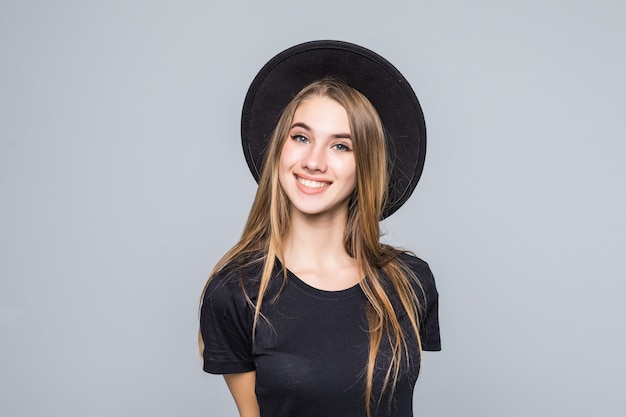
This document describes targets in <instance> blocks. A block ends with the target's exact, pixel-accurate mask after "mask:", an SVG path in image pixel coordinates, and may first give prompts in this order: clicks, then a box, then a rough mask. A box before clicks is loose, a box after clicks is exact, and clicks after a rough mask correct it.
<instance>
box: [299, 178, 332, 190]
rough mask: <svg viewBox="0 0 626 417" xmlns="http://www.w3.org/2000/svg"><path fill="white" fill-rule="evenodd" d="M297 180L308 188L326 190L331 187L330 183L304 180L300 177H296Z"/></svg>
mask: <svg viewBox="0 0 626 417" xmlns="http://www.w3.org/2000/svg"><path fill="white" fill-rule="evenodd" d="M296 180H298V182H299V183H300V184H302V185H304V186H305V187H307V188H326V187H328V186H329V185H330V183H329V182H319V181H311V180H305V179H304V178H300V177H298V176H296Z"/></svg>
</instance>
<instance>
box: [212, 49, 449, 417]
mask: <svg viewBox="0 0 626 417" xmlns="http://www.w3.org/2000/svg"><path fill="white" fill-rule="evenodd" d="M337 54H339V55H340V56H341V57H342V59H338V56H337ZM346 58H349V59H346ZM348 62H352V63H353V64H354V65H358V66H359V71H358V72H354V71H352V69H353V68H350V67H351V65H353V64H346V63H348ZM304 63H306V65H305V67H306V69H307V70H306V71H302V70H301V68H300V65H304ZM313 63H314V64H313ZM285 72H287V73H289V74H292V75H294V77H291V78H288V79H291V80H294V78H295V79H297V80H298V81H296V82H293V83H292V84H291V85H290V86H289V88H288V89H287V90H285V91H282V95H284V97H286V98H288V99H287V101H286V102H285V103H284V104H283V105H282V108H281V109H280V110H279V111H278V112H277V113H275V115H274V116H275V118H274V120H278V122H277V123H276V125H275V126H265V128H263V124H264V123H265V120H268V118H269V120H272V117H271V116H270V117H268V114H266V113H265V112H266V111H267V109H270V111H272V110H271V109H274V110H275V109H276V103H277V102H278V103H283V99H284V98H278V96H280V95H281V94H277V90H278V92H279V93H280V92H281V90H280V88H281V87H279V84H280V85H282V86H283V87H284V86H285V83H284V82H283V81H282V80H284V79H286V78H285V77H283V76H284V75H285ZM354 74H357V75H356V76H355V75H354ZM277 75H278V76H277ZM278 80H280V81H281V82H280V83H278V84H277V83H276V82H277V81H278ZM357 86H358V87H359V88H358V89H357V88H356V87H357ZM381 86H382V88H383V90H382V91H381V90H380V89H381ZM407 88H408V89H407ZM268 91H271V94H266V93H267V92H268ZM375 105H376V108H375V107H374V106H375ZM390 108H391V109H392V111H391V114H393V112H394V111H399V112H402V115H403V117H397V115H394V116H393V117H389V118H385V117H383V116H382V115H389V114H390V113H389V112H390ZM377 109H379V111H377ZM379 112H380V113H379ZM379 114H381V116H379ZM381 119H382V120H381ZM385 120H389V121H397V122H396V123H393V125H385V129H383V122H385ZM385 131H387V132H389V135H388V136H387V137H386V136H385ZM242 132H243V143H244V151H245V152H246V158H247V160H248V163H249V165H250V168H251V170H252V172H253V174H254V175H255V177H257V179H258V181H259V188H258V190H257V194H256V197H255V200H254V202H253V205H252V208H251V211H250V215H249V217H248V221H247V223H246V225H245V228H244V232H243V235H242V237H241V240H240V241H239V242H238V243H237V244H236V245H235V246H234V247H233V248H232V249H231V250H230V251H229V252H228V253H227V254H226V255H224V257H223V258H222V259H221V260H220V261H219V262H218V264H217V265H216V266H215V268H214V270H213V272H212V273H211V276H210V278H209V280H208V282H207V284H206V286H205V288H204V292H203V297H202V306H201V317H200V349H201V352H202V355H203V358H204V370H205V371H207V372H210V373H216V374H223V375H224V377H225V379H226V382H227V384H228V386H229V388H230V390H231V393H232V395H233V398H234V399H235V402H236V404H237V406H238V408H239V412H240V415H241V416H242V417H256V416H262V417H288V416H299V417H308V416H311V417H313V416H315V417H320V416H339V415H340V416H344V417H351V416H354V417H357V416H359V417H360V416H363V415H367V416H369V417H383V416H386V417H391V416H394V417H409V416H412V415H413V410H412V398H413V388H414V386H415V382H416V380H417V376H418V373H419V369H420V362H421V351H422V350H439V349H440V341H439V324H438V313H437V311H438V294H437V290H436V287H435V282H434V279H433V277H432V274H431V272H430V269H429V267H428V265H427V264H426V263H425V262H424V261H422V260H420V259H418V258H416V257H415V256H413V255H411V254H409V253H408V252H405V251H402V250H399V249H396V248H394V247H391V246H388V245H385V244H382V243H381V242H380V241H379V238H380V226H379V220H380V219H381V218H383V217H385V216H387V215H389V214H391V213H393V211H395V210H396V209H397V208H398V207H399V206H400V205H402V204H403V203H404V201H406V199H407V198H408V197H409V195H410V194H411V192H412V191H413V189H414V187H415V185H416V183H417V180H418V179H419V175H420V173H421V170H422V166H423V159H424V149H425V136H424V127H423V118H422V113H421V110H420V108H419V103H418V102H417V98H416V97H415V95H414V93H413V91H412V90H411V89H410V87H408V83H407V82H406V80H405V79H404V78H403V77H402V75H401V74H399V72H397V70H395V68H393V67H392V66H391V64H389V63H388V62H387V61H385V60H384V59H383V58H381V57H380V56H378V55H376V54H374V53H373V52H371V51H368V50H366V49H364V48H361V47H358V46H356V45H351V44H346V43H343V42H332V41H320V42H311V43H307V44H303V45H298V46H296V47H294V48H291V49H289V50H287V51H285V52H283V53H281V54H279V55H278V56H277V57H275V58H274V59H273V60H272V61H270V63H268V65H266V67H264V69H262V70H261V72H260V73H259V75H258V76H257V78H256V79H255V81H254V82H253V83H252V86H251V88H250V91H249V92H248V96H247V98H246V103H245V105H244V111H243V120H242ZM270 132H271V134H270ZM268 138H269V139H268ZM393 149H397V150H399V151H400V150H401V151H402V152H398V153H397V154H396V157H394V154H393V153H392V152H391V151H392V150H393ZM260 167H262V169H261V170H260V172H259V171H258V169H259V168H260Z"/></svg>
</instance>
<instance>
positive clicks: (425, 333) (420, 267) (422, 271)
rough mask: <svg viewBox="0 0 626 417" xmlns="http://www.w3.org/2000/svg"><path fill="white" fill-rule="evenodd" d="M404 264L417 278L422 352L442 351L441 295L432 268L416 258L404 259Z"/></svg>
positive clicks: (416, 290) (407, 257)
mask: <svg viewBox="0 0 626 417" xmlns="http://www.w3.org/2000/svg"><path fill="white" fill-rule="evenodd" d="M402 260H403V261H404V263H405V264H406V265H407V266H408V267H409V268H410V269H411V270H412V272H413V273H414V274H415V277H416V278H417V281H418V282H417V283H415V288H414V290H415V293H416V295H417V298H418V299H419V302H420V311H419V313H420V339H421V341H422V350H428V351H439V350H441V336H440V334H439V293H438V292H437V286H436V285H435V277H434V276H433V273H432V271H431V270H430V267H429V266H428V264H427V263H426V262H424V261H423V260H421V259H419V258H416V257H414V256H408V255H405V256H403V257H402Z"/></svg>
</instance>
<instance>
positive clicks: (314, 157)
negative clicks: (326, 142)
mask: <svg viewBox="0 0 626 417" xmlns="http://www.w3.org/2000/svg"><path fill="white" fill-rule="evenodd" d="M302 167H303V168H305V169H306V170H308V171H312V172H314V171H317V172H324V171H326V150H325V148H324V147H323V146H320V145H318V144H313V145H312V146H310V147H309V149H308V152H307V153H306V154H305V155H304V158H303V159H302Z"/></svg>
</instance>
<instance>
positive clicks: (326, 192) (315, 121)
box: [278, 96, 356, 215]
mask: <svg viewBox="0 0 626 417" xmlns="http://www.w3.org/2000/svg"><path fill="white" fill-rule="evenodd" d="M278 178H279V181H280V184H281V186H282V188H283V190H284V191H285V193H286V194H287V197H288V198H289V201H290V202H291V207H292V210H297V211H299V212H301V213H303V214H307V215H320V214H334V213H338V212H341V211H344V210H347V206H348V200H349V198H350V195H351V194H352V191H353V190H354V187H355V185H356V163H355V160H354V151H353V144H352V139H351V134H350V124H349V122H348V115H347V113H346V110H345V109H344V108H343V107H342V106H341V105H340V104H339V103H337V102H336V101H335V100H332V99H330V98H328V97H319V96H314V97H311V98H308V99H306V100H304V101H303V102H302V103H300V105H299V106H298V108H297V109H296V112H295V114H294V117H293V122H292V124H291V128H290V130H289V133H288V137H287V139H286V141H285V144H284V146H283V149H282V152H281V154H280V161H279V170H278Z"/></svg>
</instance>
